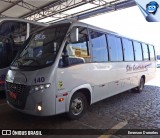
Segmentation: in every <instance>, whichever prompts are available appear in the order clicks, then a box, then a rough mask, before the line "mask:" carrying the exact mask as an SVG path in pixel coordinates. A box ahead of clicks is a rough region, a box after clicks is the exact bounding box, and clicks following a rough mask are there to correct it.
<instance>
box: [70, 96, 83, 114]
mask: <svg viewBox="0 0 160 138" xmlns="http://www.w3.org/2000/svg"><path fill="white" fill-rule="evenodd" d="M83 108H84V104H83V101H82V99H81V98H75V99H74V100H73V101H72V103H71V111H72V113H73V114H74V115H79V114H80V113H82V111H83Z"/></svg>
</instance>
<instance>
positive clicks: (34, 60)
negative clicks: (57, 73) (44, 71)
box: [23, 58, 41, 65]
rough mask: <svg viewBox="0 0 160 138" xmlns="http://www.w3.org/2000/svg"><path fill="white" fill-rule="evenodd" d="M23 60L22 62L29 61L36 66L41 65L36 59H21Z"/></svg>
mask: <svg viewBox="0 0 160 138" xmlns="http://www.w3.org/2000/svg"><path fill="white" fill-rule="evenodd" d="M23 60H24V61H27V60H31V61H33V62H35V63H37V64H38V65H41V64H40V63H39V62H38V61H37V60H36V59H34V58H25V59H23Z"/></svg>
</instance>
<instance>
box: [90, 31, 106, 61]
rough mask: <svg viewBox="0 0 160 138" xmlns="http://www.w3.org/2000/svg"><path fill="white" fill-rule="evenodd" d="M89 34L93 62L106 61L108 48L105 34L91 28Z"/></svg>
mask: <svg viewBox="0 0 160 138" xmlns="http://www.w3.org/2000/svg"><path fill="white" fill-rule="evenodd" d="M90 36H91V43H92V55H93V62H107V61H108V49H107V42H106V36H105V34H104V33H101V32H97V31H94V30H91V31H90Z"/></svg>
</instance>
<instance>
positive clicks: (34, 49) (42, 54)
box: [12, 24, 69, 68]
mask: <svg viewBox="0 0 160 138" xmlns="http://www.w3.org/2000/svg"><path fill="white" fill-rule="evenodd" d="M68 28H69V24H59V25H55V26H52V27H47V28H45V29H43V30H41V31H38V32H37V33H35V34H34V35H33V36H32V37H31V38H30V40H29V41H28V43H27V44H26V47H25V48H24V49H23V50H22V52H21V53H20V54H19V55H18V56H17V58H16V59H15V61H14V62H13V63H12V66H14V67H18V68H25V67H29V68H32V67H33V68H37V67H38V68H40V67H46V66H49V65H51V64H52V63H53V62H54V60H55V58H56V56H57V54H58V51H59V48H60V46H61V44H62V42H63V40H64V37H65V35H66V33H67V30H68Z"/></svg>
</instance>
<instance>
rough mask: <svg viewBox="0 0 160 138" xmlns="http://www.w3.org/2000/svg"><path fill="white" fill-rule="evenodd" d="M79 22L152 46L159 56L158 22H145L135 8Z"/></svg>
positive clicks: (159, 29)
mask: <svg viewBox="0 0 160 138" xmlns="http://www.w3.org/2000/svg"><path fill="white" fill-rule="evenodd" d="M81 21H82V22H85V23H88V24H91V25H94V26H97V27H100V28H104V29H107V30H111V31H114V32H116V33H119V34H122V35H123V36H126V37H129V38H133V39H137V40H140V41H144V42H147V43H150V44H153V45H154V46H155V48H156V53H157V54H160V22H147V21H146V20H145V18H144V16H143V14H142V13H141V11H140V10H139V8H138V7H137V6H134V7H130V8H126V9H123V10H118V11H114V12H110V13H105V14H102V15H99V16H95V17H91V18H88V19H85V20H81Z"/></svg>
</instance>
